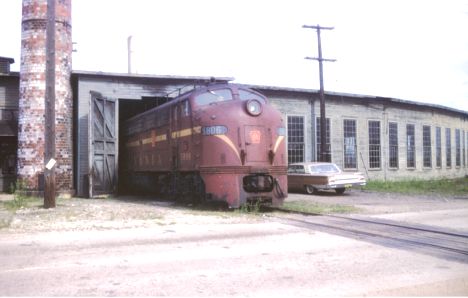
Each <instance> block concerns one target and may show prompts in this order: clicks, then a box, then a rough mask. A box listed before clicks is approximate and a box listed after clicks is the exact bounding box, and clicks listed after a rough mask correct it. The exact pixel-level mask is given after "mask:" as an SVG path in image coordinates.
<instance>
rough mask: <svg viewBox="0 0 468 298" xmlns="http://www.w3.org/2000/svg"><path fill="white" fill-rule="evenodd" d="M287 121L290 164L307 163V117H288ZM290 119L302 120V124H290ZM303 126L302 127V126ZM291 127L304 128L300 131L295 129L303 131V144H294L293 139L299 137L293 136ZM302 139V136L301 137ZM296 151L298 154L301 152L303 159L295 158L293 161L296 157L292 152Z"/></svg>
mask: <svg viewBox="0 0 468 298" xmlns="http://www.w3.org/2000/svg"><path fill="white" fill-rule="evenodd" d="M286 119H287V128H286V130H287V150H288V164H292V163H297V162H305V158H306V156H305V154H306V152H305V144H306V134H305V124H306V117H305V116H304V115H287V117H286ZM290 119H302V123H291V122H290ZM301 124H302V125H301ZM291 125H301V126H302V127H301V128H300V129H299V128H295V129H296V130H302V142H292V138H293V137H298V136H295V135H291V129H293V128H292V127H291ZM299 137H300V136H299ZM292 147H297V148H292ZM292 151H294V152H297V151H301V152H302V153H301V154H300V156H302V159H296V158H294V159H293V156H295V155H294V154H292V153H291V152H292Z"/></svg>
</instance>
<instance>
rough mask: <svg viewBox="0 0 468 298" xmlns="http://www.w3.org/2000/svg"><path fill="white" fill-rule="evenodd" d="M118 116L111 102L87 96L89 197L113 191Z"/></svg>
mask: <svg viewBox="0 0 468 298" xmlns="http://www.w3.org/2000/svg"><path fill="white" fill-rule="evenodd" d="M117 135H118V115H117V102H116V100H115V99H110V98H105V97H103V96H102V95H101V94H99V93H94V92H93V93H92V94H91V102H90V113H89V136H90V138H89V155H90V156H89V160H90V173H89V197H94V196H97V195H106V194H112V193H114V192H115V191H116V189H117V161H118V147H119V146H118V138H117Z"/></svg>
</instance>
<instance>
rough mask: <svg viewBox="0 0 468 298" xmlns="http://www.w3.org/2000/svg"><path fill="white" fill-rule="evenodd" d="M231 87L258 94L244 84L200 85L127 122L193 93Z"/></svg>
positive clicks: (181, 99)
mask: <svg viewBox="0 0 468 298" xmlns="http://www.w3.org/2000/svg"><path fill="white" fill-rule="evenodd" d="M226 86H227V87H229V88H232V87H237V88H244V89H252V90H253V91H254V92H257V93H258V91H256V90H254V89H253V88H250V87H249V86H247V85H242V84H233V83H227V82H226V83H219V82H218V83H210V84H206V85H199V86H196V87H195V88H193V89H192V90H189V91H187V92H185V93H183V94H181V95H179V96H177V97H175V98H174V99H172V100H170V101H168V102H166V103H163V104H162V105H160V106H157V107H154V108H151V109H149V110H148V111H145V112H143V113H141V114H138V115H135V116H133V117H131V118H129V119H127V120H125V121H130V120H132V119H135V118H138V117H142V116H144V115H146V114H150V113H151V112H152V111H154V110H156V109H162V108H164V107H166V106H170V105H173V104H174V103H177V102H180V101H183V100H185V99H187V98H188V97H190V96H191V95H192V94H193V93H202V92H204V91H205V90H209V89H217V88H222V87H226Z"/></svg>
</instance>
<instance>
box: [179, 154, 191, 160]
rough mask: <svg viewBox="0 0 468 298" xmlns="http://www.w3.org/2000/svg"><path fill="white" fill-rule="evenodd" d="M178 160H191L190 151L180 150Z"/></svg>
mask: <svg viewBox="0 0 468 298" xmlns="http://www.w3.org/2000/svg"><path fill="white" fill-rule="evenodd" d="M180 160H182V161H189V160H192V153H191V152H182V153H180Z"/></svg>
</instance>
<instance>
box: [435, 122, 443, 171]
mask: <svg viewBox="0 0 468 298" xmlns="http://www.w3.org/2000/svg"><path fill="white" fill-rule="evenodd" d="M441 131H442V130H441V128H440V127H436V167H438V168H440V167H442V136H441V134H442V133H441Z"/></svg>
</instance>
